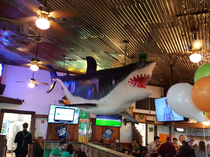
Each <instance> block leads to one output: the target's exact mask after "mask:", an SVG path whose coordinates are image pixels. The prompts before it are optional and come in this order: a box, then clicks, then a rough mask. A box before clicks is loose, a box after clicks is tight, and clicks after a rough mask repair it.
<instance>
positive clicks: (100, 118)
mask: <svg viewBox="0 0 210 157" xmlns="http://www.w3.org/2000/svg"><path fill="white" fill-rule="evenodd" d="M121 123H122V116H121V115H96V125H99V126H110V127H121Z"/></svg>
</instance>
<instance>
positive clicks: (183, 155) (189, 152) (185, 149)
mask: <svg viewBox="0 0 210 157" xmlns="http://www.w3.org/2000/svg"><path fill="white" fill-rule="evenodd" d="M193 141H194V140H193V139H192V138H188V139H186V142H185V143H184V144H183V145H182V146H181V148H180V149H179V156H180V157H192V156H195V152H194V150H193V149H192V144H193Z"/></svg>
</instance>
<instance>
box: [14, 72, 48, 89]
mask: <svg viewBox="0 0 210 157" xmlns="http://www.w3.org/2000/svg"><path fill="white" fill-rule="evenodd" d="M28 80H29V81H16V82H17V83H24V82H28V86H29V87H30V88H34V87H35V86H38V85H37V84H43V85H49V84H48V83H44V82H37V81H36V80H35V79H34V72H33V74H32V78H30V79H28Z"/></svg>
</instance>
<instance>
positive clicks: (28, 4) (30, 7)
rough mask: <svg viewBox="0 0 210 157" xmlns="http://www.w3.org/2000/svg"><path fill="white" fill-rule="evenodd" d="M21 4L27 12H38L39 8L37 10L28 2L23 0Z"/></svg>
mask: <svg viewBox="0 0 210 157" xmlns="http://www.w3.org/2000/svg"><path fill="white" fill-rule="evenodd" d="M23 3H24V4H25V6H26V7H27V8H28V9H29V10H31V11H33V12H37V11H38V10H39V8H37V7H36V6H35V5H33V4H32V3H31V2H30V1H29V0H23Z"/></svg>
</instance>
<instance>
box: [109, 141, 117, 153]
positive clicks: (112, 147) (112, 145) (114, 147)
mask: <svg viewBox="0 0 210 157" xmlns="http://www.w3.org/2000/svg"><path fill="white" fill-rule="evenodd" d="M110 149H112V150H115V151H116V150H117V147H116V145H115V144H114V143H112V144H111V145H110Z"/></svg>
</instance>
